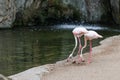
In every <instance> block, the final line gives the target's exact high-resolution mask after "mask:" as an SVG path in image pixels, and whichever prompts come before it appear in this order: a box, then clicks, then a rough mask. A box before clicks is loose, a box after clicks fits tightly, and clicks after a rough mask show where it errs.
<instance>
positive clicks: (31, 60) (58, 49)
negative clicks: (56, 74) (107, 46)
mask: <svg viewBox="0 0 120 80" xmlns="http://www.w3.org/2000/svg"><path fill="white" fill-rule="evenodd" d="M74 27H75V26H73V25H56V26H54V27H53V28H47V29H40V28H29V29H28V28H17V29H8V30H0V73H1V74H4V75H6V76H8V75H12V74H16V73H18V72H21V71H24V70H26V69H29V68H31V67H35V66H40V65H43V64H47V63H55V62H56V61H59V60H63V59H66V58H67V57H68V55H69V54H70V53H71V51H72V49H73V47H74V38H73V35H72V33H71V31H72V29H73V28H74ZM85 27H86V28H88V29H90V30H95V31H97V32H98V33H99V34H101V35H103V36H104V38H106V37H109V36H113V35H118V34H120V31H119V29H111V28H106V27H102V28H101V27H100V26H99V27H98V26H85ZM104 38H103V39H104ZM103 39H98V40H94V41H93V46H96V45H99V41H101V40H103ZM85 51H88V50H87V49H86V50H85Z"/></svg>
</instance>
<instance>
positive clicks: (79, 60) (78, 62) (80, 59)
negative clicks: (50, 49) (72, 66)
mask: <svg viewBox="0 0 120 80" xmlns="http://www.w3.org/2000/svg"><path fill="white" fill-rule="evenodd" d="M81 62H85V60H84V59H82V58H81V57H79V58H78V59H77V60H74V61H73V63H77V64H80V63H81Z"/></svg>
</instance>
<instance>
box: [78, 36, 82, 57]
mask: <svg viewBox="0 0 120 80" xmlns="http://www.w3.org/2000/svg"><path fill="white" fill-rule="evenodd" d="M78 42H79V50H78V55H80V50H81V48H82V45H81V40H80V37H78Z"/></svg>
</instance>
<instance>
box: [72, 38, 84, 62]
mask: <svg viewBox="0 0 120 80" xmlns="http://www.w3.org/2000/svg"><path fill="white" fill-rule="evenodd" d="M77 39H78V42H79V47H78V54H77V55H78V61H79V62H81V61H82V58H81V57H80V56H79V55H80V51H81V48H82V45H81V40H80V37H77ZM75 62H77V60H73V63H75Z"/></svg>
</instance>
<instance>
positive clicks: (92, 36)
mask: <svg viewBox="0 0 120 80" xmlns="http://www.w3.org/2000/svg"><path fill="white" fill-rule="evenodd" d="M97 38H103V37H102V36H101V35H99V34H98V33H97V32H95V31H88V32H87V33H86V34H84V42H85V44H84V46H83V47H82V48H81V54H80V57H81V58H82V59H83V55H82V51H83V49H84V48H85V47H86V46H87V40H89V45H90V52H89V58H88V63H91V57H92V40H93V39H97Z"/></svg>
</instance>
